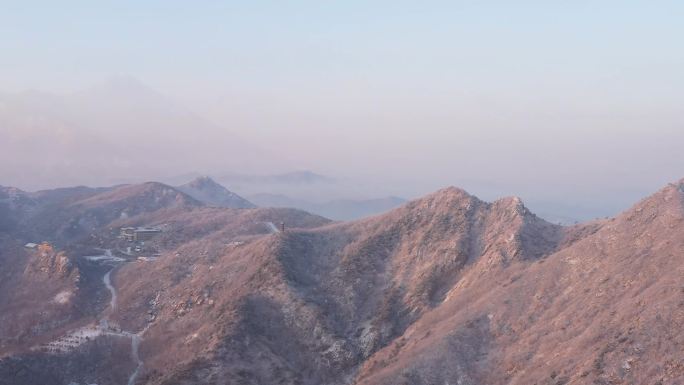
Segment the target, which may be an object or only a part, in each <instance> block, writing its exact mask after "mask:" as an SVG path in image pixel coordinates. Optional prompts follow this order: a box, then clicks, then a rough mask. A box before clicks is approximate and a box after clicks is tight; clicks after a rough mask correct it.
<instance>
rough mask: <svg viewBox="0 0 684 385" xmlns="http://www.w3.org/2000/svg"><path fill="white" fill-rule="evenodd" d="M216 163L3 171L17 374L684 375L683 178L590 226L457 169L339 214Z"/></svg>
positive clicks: (410, 379) (37, 380)
mask: <svg viewBox="0 0 684 385" xmlns="http://www.w3.org/2000/svg"><path fill="white" fill-rule="evenodd" d="M196 182H197V181H196ZM204 183H209V185H210V187H211V188H210V189H208V190H209V191H215V192H217V193H218V194H210V195H209V196H207V195H206V194H205V193H204V191H205V190H204V189H203V188H201V185H202V181H201V180H200V181H199V182H197V183H190V187H188V185H186V186H184V187H183V186H182V187H179V188H175V187H171V186H168V185H164V184H161V183H155V182H150V183H144V184H139V185H124V186H115V187H110V188H101V189H95V188H86V187H75V188H67V189H59V190H48V191H40V192H36V193H28V192H23V191H21V190H18V189H15V188H1V189H0V213H1V214H2V216H1V217H0V384H3V385H4V384H13V385H23V384H46V383H49V384H64V385H69V384H92V383H97V384H99V385H109V384H123V383H128V384H138V385H141V384H149V385H152V384H154V385H161V384H166V385H171V384H174V385H175V384H340V385H341V384H359V385H360V384H367V385H371V384H373V385H379V384H387V385H390V384H412V385H413V384H426V385H427V384H447V383H448V384H472V385H475V384H521V385H522V384H525V385H527V384H554V385H562V384H662V385H666V384H681V383H683V382H684V361H683V360H684V357H683V356H682V351H684V334H682V333H681V330H682V327H684V286H683V284H682V277H683V276H684V259H683V258H684V255H683V254H682V253H683V250H684V232H683V229H684V180H681V181H678V182H675V183H672V184H669V185H667V186H664V187H663V188H662V189H661V190H659V191H657V192H655V193H654V194H653V195H651V196H649V197H646V198H644V199H643V200H641V201H640V202H637V203H636V204H635V205H634V206H633V207H631V208H629V209H628V210H626V211H625V212H623V213H621V214H619V215H617V216H616V217H613V218H607V219H604V220H597V221H593V222H588V223H581V224H577V225H573V226H560V225H557V224H552V223H549V222H547V221H545V220H543V219H541V218H540V217H538V216H537V215H535V214H534V213H532V212H531V211H530V210H529V209H528V208H527V207H526V206H525V205H524V204H523V202H522V201H521V200H520V199H519V198H515V197H508V198H502V199H498V200H496V201H493V202H485V201H482V200H480V199H478V198H477V197H475V196H473V195H470V194H469V193H467V192H466V191H464V190H462V189H459V188H455V187H449V188H445V189H442V190H439V191H437V192H435V193H432V194H430V195H427V196H425V197H423V198H419V199H417V200H412V201H409V202H406V203H404V204H403V205H401V206H400V207H398V208H395V209H392V210H391V211H388V212H386V213H382V214H379V215H375V216H372V217H368V218H364V219H360V220H354V221H349V222H332V221H330V220H328V219H326V218H323V217H321V216H317V215H312V214H309V213H307V212H305V211H302V210H296V209H287V208H255V207H250V206H249V205H246V204H244V202H243V201H242V200H237V202H240V203H241V204H243V206H245V208H232V207H223V206H226V204H222V203H225V201H224V200H218V201H217V200H216V196H220V197H226V196H228V197H232V195H230V193H229V192H228V193H226V191H227V190H226V191H223V190H225V189H220V188H218V187H216V186H213V184H211V183H210V182H209V181H208V180H204ZM198 190H199V191H200V192H201V193H198ZM226 194H227V195H226ZM131 226H132V227H143V228H145V229H154V231H155V232H157V233H156V235H155V236H154V237H153V238H151V239H149V240H146V241H144V242H142V243H141V242H135V243H131V241H129V240H126V239H123V238H121V237H120V236H119V229H120V228H122V227H131ZM44 241H45V242H44ZM27 243H35V244H37V245H30V244H29V245H27ZM131 245H135V246H136V248H135V250H130V249H131ZM137 248H140V250H139V251H138V249H137Z"/></svg>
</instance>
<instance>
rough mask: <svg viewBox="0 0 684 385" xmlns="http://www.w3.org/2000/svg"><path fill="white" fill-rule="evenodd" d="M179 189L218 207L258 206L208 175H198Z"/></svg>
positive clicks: (243, 207) (241, 207) (240, 207)
mask: <svg viewBox="0 0 684 385" xmlns="http://www.w3.org/2000/svg"><path fill="white" fill-rule="evenodd" d="M177 189H178V190H180V191H182V192H184V193H186V194H188V195H190V196H191V197H193V198H195V199H197V200H198V201H200V202H203V203H205V204H208V205H211V206H217V207H230V208H234V209H247V208H254V207H256V206H255V205H254V204H253V203H251V202H249V201H248V200H246V199H245V198H243V197H241V196H239V195H237V194H235V193H234V192H231V191H228V189H226V188H225V187H223V186H221V185H220V184H218V183H216V182H214V180H213V179H211V178H210V177H208V176H204V177H198V178H195V179H194V180H192V181H190V182H188V183H186V184H184V185H181V186H178V187H177Z"/></svg>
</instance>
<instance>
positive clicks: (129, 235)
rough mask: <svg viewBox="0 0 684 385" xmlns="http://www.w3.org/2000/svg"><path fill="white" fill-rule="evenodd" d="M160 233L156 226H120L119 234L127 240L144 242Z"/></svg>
mask: <svg viewBox="0 0 684 385" xmlns="http://www.w3.org/2000/svg"><path fill="white" fill-rule="evenodd" d="M159 233H161V230H160V229H158V228H156V227H122V228H121V232H120V236H121V238H124V239H126V240H127V241H129V242H144V241H147V240H149V239H151V238H152V237H154V236H155V235H157V234H159Z"/></svg>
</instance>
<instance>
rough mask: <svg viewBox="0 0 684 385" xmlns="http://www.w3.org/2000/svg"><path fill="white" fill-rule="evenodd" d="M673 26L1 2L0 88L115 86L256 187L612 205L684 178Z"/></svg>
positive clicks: (575, 8)
mask: <svg viewBox="0 0 684 385" xmlns="http://www.w3.org/2000/svg"><path fill="white" fill-rule="evenodd" d="M682 20H684V2H682V1H657V0H656V1H654V0H651V1H628V0H622V1H582V0H574V1H396V0H394V1H241V2H235V1H198V2H190V1H168V0H164V1H121V0H118V1H30V0H22V1H14V2H9V1H2V0H0V93H16V92H22V91H24V90H27V89H33V90H39V91H44V92H52V93H71V92H76V91H78V90H82V89H87V88H89V87H91V86H93V85H95V84H98V83H102V82H103V81H105V80H106V79H109V78H111V77H112V76H118V75H122V74H123V75H126V76H131V77H134V78H136V79H139V80H140V81H141V82H142V83H144V84H146V85H147V86H149V87H150V88H151V89H154V90H156V91H158V92H159V93H160V94H163V95H165V96H166V97H168V98H170V99H171V100H173V101H174V102H175V103H177V105H179V106H183V107H185V108H187V109H188V110H190V111H193V112H194V113H196V114H197V115H198V116H201V117H202V118H203V119H206V120H207V121H208V122H211V124H212V127H213V128H212V130H214V132H213V133H212V134H211V135H213V136H212V138H214V140H213V142H220V141H221V140H226V141H227V140H229V139H227V138H230V136H229V134H228V132H230V133H231V135H233V134H234V135H237V136H239V137H241V138H243V139H244V140H246V141H249V142H250V143H253V144H255V145H257V146H259V147H260V148H261V149H263V151H265V152H264V153H265V154H270V157H272V159H271V158H270V157H269V155H266V158H268V159H266V161H264V162H263V164H261V165H260V166H259V170H260V171H263V172H269V171H271V170H273V171H284V169H285V168H297V169H313V170H316V171H318V172H321V173H326V174H331V175H335V176H339V177H349V178H357V179H364V180H367V179H370V180H375V181H377V182H379V185H378V187H377V192H378V194H385V193H391V192H394V193H395V194H403V195H406V196H411V195H417V194H421V193H424V192H427V191H429V190H431V189H434V188H437V187H440V186H444V185H449V184H454V185H462V186H465V187H466V188H469V189H470V190H474V191H473V192H475V193H479V194H480V195H483V196H484V197H485V198H492V197H494V196H497V195H511V194H518V195H522V196H523V198H527V199H528V200H532V201H538V202H544V201H552V202H560V201H571V200H573V199H574V201H575V202H576V203H577V204H582V205H585V206H597V207H600V206H605V207H609V206H610V207H620V206H621V205H624V204H626V202H629V201H632V200H634V199H635V198H636V197H639V196H641V195H643V194H645V193H647V192H650V191H652V190H653V189H655V188H657V187H659V186H661V185H662V184H664V183H665V182H667V181H671V180H675V179H679V178H681V177H684V151H683V150H682V143H684V109H683V108H682V106H684V22H682ZM122 129H125V128H122ZM177 134H178V135H179V136H180V137H184V136H187V135H191V134H192V133H190V134H189V133H180V132H179V133H177ZM211 135H210V136H211ZM165 145H166V142H165V141H164V140H160V141H159V143H158V146H159V147H162V146H165ZM1 147H2V144H1V143H0V151H2V150H3V148H1ZM4 150H8V149H4ZM188 151H191V150H190V149H189V150H188ZM221 156H225V157H226V161H225V163H226V164H227V166H226V167H225V168H226V169H229V170H228V171H235V170H231V166H230V165H232V164H236V163H235V160H234V159H232V158H231V157H230V154H223V155H221ZM207 165H209V163H206V164H204V163H203V164H199V163H198V164H197V165H196V167H194V166H195V165H194V164H193V160H192V157H189V158H188V159H187V169H184V170H178V173H181V172H187V171H191V170H193V169H195V168H206V167H209V166H207ZM12 166H13V167H14V166H16V165H12ZM19 166H22V165H21V164H20V165H19ZM2 167H8V165H7V164H5V165H4V166H0V176H2V174H3V169H2ZM169 167H170V166H169ZM173 167H177V166H175V165H174V166H173ZM211 167H214V169H212V170H198V171H201V172H214V171H216V170H215V168H216V167H217V166H216V163H212V166H211ZM163 168H164V167H163V166H160V169H163ZM173 171H174V170H169V173H172V172H173ZM5 173H6V174H7V171H6V170H5ZM8 175H9V174H8ZM85 180H86V182H87V179H85ZM0 184H9V183H8V182H4V181H3V180H0ZM611 210H612V208H611Z"/></svg>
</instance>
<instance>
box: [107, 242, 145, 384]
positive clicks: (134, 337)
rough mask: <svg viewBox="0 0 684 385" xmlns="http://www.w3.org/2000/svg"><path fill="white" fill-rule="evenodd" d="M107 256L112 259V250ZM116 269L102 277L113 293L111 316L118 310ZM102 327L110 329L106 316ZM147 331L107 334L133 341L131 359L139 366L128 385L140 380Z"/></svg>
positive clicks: (110, 302) (110, 304) (108, 251)
mask: <svg viewBox="0 0 684 385" xmlns="http://www.w3.org/2000/svg"><path fill="white" fill-rule="evenodd" d="M105 255H107V256H110V257H111V255H112V254H111V250H106V251H105ZM114 269H116V268H114ZM114 269H111V270H109V271H108V272H107V274H105V275H104V277H102V282H103V283H104V285H105V286H106V287H107V290H109V292H110V293H111V296H112V298H111V300H110V301H109V307H110V314H111V312H113V311H115V310H116V300H117V298H118V296H117V293H116V287H114V285H113V284H112V279H111V275H112V272H113V271H114ZM100 325H102V327H104V328H108V326H109V321H108V319H107V317H106V316H105V318H104V319H102V320H101V321H100ZM145 330H147V329H145ZM145 330H143V331H141V332H140V333H131V332H127V331H123V330H122V331H121V332H118V333H113V332H107V333H106V334H109V335H116V336H120V337H128V338H130V339H131V357H133V360H134V361H135V362H136V364H137V366H136V367H135V370H134V371H133V373H131V375H130V376H129V377H128V385H135V380H136V379H137V378H138V375H139V374H140V371H141V370H142V368H143V361H142V359H140V353H139V349H140V343H141V342H142V339H143V338H142V334H143V333H144V332H145Z"/></svg>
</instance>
